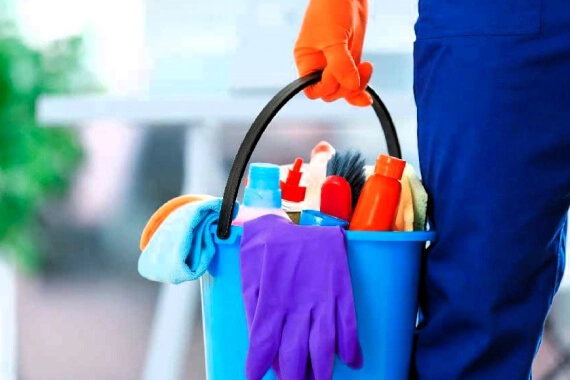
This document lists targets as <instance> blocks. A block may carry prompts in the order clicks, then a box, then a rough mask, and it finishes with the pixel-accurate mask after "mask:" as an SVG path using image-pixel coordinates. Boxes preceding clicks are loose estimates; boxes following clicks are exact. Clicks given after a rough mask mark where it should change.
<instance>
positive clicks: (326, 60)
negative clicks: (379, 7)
mask: <svg viewBox="0 0 570 380" xmlns="http://www.w3.org/2000/svg"><path fill="white" fill-rule="evenodd" d="M367 19H368V0H310V1H309V4H308V7H307V10H306V12H305V17H304V18H303V22H302V25H301V30H300V31H299V37H298V38H297V41H296V43H295V48H294V50H293V52H294V57H295V64H296V66H297V71H298V72H299V75H300V76H305V75H307V74H310V73H313V72H315V71H319V70H323V69H324V70H323V75H322V80H321V82H320V83H317V84H315V85H312V86H309V87H308V88H307V89H306V90H305V94H306V95H307V96H308V97H309V98H311V99H317V98H322V99H323V100H326V101H333V100H336V99H339V98H341V97H342V98H344V99H346V101H347V102H348V103H350V104H352V105H355V106H369V105H371V104H372V98H371V97H370V95H369V94H368V93H366V92H365V91H364V90H365V89H366V86H367V85H368V81H369V80H370V77H371V75H372V64H371V63H370V62H361V60H362V48H363V44H364V36H365V34H366V21H367Z"/></svg>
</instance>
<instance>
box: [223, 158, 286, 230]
mask: <svg viewBox="0 0 570 380" xmlns="http://www.w3.org/2000/svg"><path fill="white" fill-rule="evenodd" d="M279 174H280V170H279V166H277V165H273V164H265V163H254V164H251V165H250V166H249V178H248V181H247V187H246V188H245V194H244V197H243V202H242V204H241V205H240V208H239V211H238V214H237V216H236V218H235V219H234V220H233V222H232V224H233V225H234V226H242V225H243V223H245V222H247V221H248V220H253V219H256V218H259V217H260V216H263V215H268V214H273V215H278V216H282V217H284V218H287V219H289V217H288V216H287V213H286V212H285V211H284V210H283V209H282V208H281V206H282V200H281V189H280V187H279V184H280V183H279Z"/></svg>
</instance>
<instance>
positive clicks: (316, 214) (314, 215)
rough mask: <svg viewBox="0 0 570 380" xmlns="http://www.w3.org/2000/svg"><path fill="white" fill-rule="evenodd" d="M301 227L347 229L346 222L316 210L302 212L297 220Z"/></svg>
mask: <svg viewBox="0 0 570 380" xmlns="http://www.w3.org/2000/svg"><path fill="white" fill-rule="evenodd" d="M298 224H299V225H301V226H321V227H342V228H344V229H346V228H348V221H347V220H344V219H340V218H336V217H334V216H332V215H328V214H325V213H324V212H321V211H317V210H303V211H301V217H300V218H299V223H298Z"/></svg>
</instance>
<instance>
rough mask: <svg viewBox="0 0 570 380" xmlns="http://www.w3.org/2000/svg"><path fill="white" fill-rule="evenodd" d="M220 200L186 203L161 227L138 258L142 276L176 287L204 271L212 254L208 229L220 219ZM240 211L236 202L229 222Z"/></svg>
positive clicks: (212, 247) (195, 277)
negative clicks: (175, 285)
mask: <svg viewBox="0 0 570 380" xmlns="http://www.w3.org/2000/svg"><path fill="white" fill-rule="evenodd" d="M221 207H222V199H221V198H214V199H207V200H203V201H197V202H191V203H187V204H185V205H183V206H181V207H179V208H178V209H176V210H175V211H173V212H172V213H171V214H170V215H168V217H167V218H166V219H165V220H164V221H163V222H162V223H161V224H160V226H159V227H158V229H157V230H156V232H155V233H154V235H153V236H152V238H151V239H150V241H149V242H148V245H147V246H146V248H145V249H144V250H143V251H142V253H141V255H140V257H139V263H138V270H139V273H140V275H141V276H143V277H144V278H147V279H149V280H151V281H158V282H164V283H169V284H179V283H181V282H184V281H192V280H196V279H198V278H199V277H200V276H202V275H203V274H204V272H206V270H207V269H208V266H209V265H210V262H211V261H212V258H213V256H214V253H215V252H216V247H215V240H214V239H215V236H214V235H213V234H212V232H211V226H212V225H215V224H217V222H218V220H219V217H220V209H221ZM238 209H239V204H238V203H237V202H236V205H235V207H234V213H233V216H232V219H233V218H235V216H236V215H237V212H238Z"/></svg>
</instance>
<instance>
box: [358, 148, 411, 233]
mask: <svg viewBox="0 0 570 380" xmlns="http://www.w3.org/2000/svg"><path fill="white" fill-rule="evenodd" d="M405 167H406V161H404V160H400V159H398V158H396V157H392V156H388V155H385V154H381V155H379V156H378V159H377V160H376V165H375V167H374V174H372V175H371V176H370V177H369V178H368V179H367V180H366V183H365V184H364V187H363V188H362V192H361V193H360V197H359V198H358V203H357V204H356V207H355V209H354V213H353V215H352V219H351V221H350V225H349V227H348V229H349V230H351V231H390V230H392V226H393V224H394V219H395V218H396V213H397V211H398V205H399V203H400V194H401V192H402V184H401V183H400V179H401V178H402V174H403V173H404V168H405Z"/></svg>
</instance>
